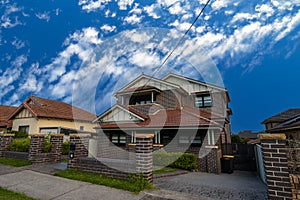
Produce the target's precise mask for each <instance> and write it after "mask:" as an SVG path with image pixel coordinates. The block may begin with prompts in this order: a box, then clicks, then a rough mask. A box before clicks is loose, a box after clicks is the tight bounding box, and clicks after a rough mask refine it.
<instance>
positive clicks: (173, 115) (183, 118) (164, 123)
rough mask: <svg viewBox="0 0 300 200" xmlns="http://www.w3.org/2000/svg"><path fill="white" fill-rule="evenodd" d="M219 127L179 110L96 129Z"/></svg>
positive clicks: (159, 112)
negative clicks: (138, 120) (140, 120)
mask: <svg viewBox="0 0 300 200" xmlns="http://www.w3.org/2000/svg"><path fill="white" fill-rule="evenodd" d="M200 126H201V127H208V126H215V127H220V124H218V123H216V122H214V121H212V120H209V119H207V118H205V117H197V116H195V115H193V114H190V113H187V112H184V111H182V110H180V109H175V110H160V111H158V112H157V113H156V114H154V115H149V118H148V119H146V120H145V121H142V122H136V123H103V124H101V125H100V127H98V128H102V129H117V128H160V127H165V128H167V127H168V128H171V127H200Z"/></svg>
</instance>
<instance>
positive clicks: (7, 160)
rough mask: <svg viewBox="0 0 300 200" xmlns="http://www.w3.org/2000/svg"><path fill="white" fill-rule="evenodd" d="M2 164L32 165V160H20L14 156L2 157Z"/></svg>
mask: <svg viewBox="0 0 300 200" xmlns="http://www.w3.org/2000/svg"><path fill="white" fill-rule="evenodd" d="M0 164H3V165H10V166H14V167H22V166H26V165H31V161H29V160H19V159H14V158H0Z"/></svg>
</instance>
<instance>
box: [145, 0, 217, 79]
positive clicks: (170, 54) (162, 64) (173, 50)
mask: <svg viewBox="0 0 300 200" xmlns="http://www.w3.org/2000/svg"><path fill="white" fill-rule="evenodd" d="M210 1H211V0H207V2H206V3H205V5H204V7H203V8H202V9H201V11H200V12H199V14H198V15H197V17H196V18H195V20H194V21H193V23H192V24H191V25H190V27H189V28H188V30H186V32H185V33H184V35H183V36H182V37H181V38H180V40H179V41H178V42H177V44H176V46H175V47H174V48H173V49H172V51H171V52H170V53H169V55H168V56H167V57H166V58H165V59H164V61H163V62H162V63H161V65H160V66H159V67H158V68H157V69H156V70H155V71H154V73H153V75H152V77H154V76H155V74H156V73H158V72H159V70H160V69H161V68H162V67H163V66H164V64H166V62H167V61H168V59H169V58H170V57H171V56H172V54H173V53H174V52H175V50H176V49H177V48H178V46H179V45H180V43H181V42H182V41H183V39H184V38H185V37H186V35H187V34H188V32H189V31H190V30H191V29H192V27H193V26H194V25H195V23H196V22H197V21H198V19H199V17H200V16H201V15H202V13H203V12H204V10H205V8H206V7H207V6H208V4H209V2H210ZM149 81H150V80H149ZM149 81H148V82H149ZM148 82H147V83H148ZM147 83H146V84H147ZM146 84H145V85H146Z"/></svg>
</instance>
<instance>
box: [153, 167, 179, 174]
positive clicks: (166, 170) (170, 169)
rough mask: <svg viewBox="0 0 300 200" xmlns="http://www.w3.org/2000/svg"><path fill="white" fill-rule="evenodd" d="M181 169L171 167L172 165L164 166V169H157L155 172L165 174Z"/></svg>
mask: <svg viewBox="0 0 300 200" xmlns="http://www.w3.org/2000/svg"><path fill="white" fill-rule="evenodd" d="M178 170H179V169H175V168H171V167H164V168H162V169H157V170H154V171H153V174H164V173H170V172H176V171H178Z"/></svg>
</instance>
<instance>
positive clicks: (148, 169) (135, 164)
mask: <svg viewBox="0 0 300 200" xmlns="http://www.w3.org/2000/svg"><path fill="white" fill-rule="evenodd" d="M100 135H101V134H100ZM103 135H104V134H103ZM80 136H81V135H78V134H77V135H70V143H71V144H72V143H73V144H75V145H76V149H75V152H74V159H71V160H69V163H68V168H73V169H79V170H83V171H88V172H94V173H100V174H103V175H106V176H110V177H115V178H127V177H128V176H129V175H131V174H143V176H144V178H145V179H147V180H148V181H149V182H152V181H153V174H152V169H153V166H152V165H153V158H152V152H153V143H152V142H153V136H154V135H153V134H136V144H135V145H130V148H131V149H130V150H131V152H135V154H132V155H135V158H132V159H130V160H129V159H128V158H127V159H124V158H123V159H116V158H113V159H112V158H103V157H101V158H88V157H87V156H88V154H87V153H85V149H88V148H86V146H85V145H83V144H86V143H88V139H89V137H83V138H80ZM99 140H101V136H100V137H99ZM99 142H100V141H99ZM84 147H85V149H83V148H84ZM133 148H134V149H133ZM107 150H109V147H107ZM82 151H83V152H84V153H82ZM98 151H100V150H99V149H98ZM119 169H121V170H119Z"/></svg>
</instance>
